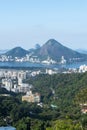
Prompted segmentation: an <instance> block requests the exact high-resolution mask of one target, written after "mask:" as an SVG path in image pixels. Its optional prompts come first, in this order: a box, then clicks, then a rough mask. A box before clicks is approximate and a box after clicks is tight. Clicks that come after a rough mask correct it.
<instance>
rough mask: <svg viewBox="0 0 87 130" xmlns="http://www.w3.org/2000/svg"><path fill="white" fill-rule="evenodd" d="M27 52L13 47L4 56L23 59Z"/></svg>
mask: <svg viewBox="0 0 87 130" xmlns="http://www.w3.org/2000/svg"><path fill="white" fill-rule="evenodd" d="M28 53H29V52H28V51H27V50H25V49H23V48H21V47H15V48H13V49H11V50H10V51H8V52H6V53H5V55H7V56H12V57H13V58H14V57H24V56H25V55H26V54H28Z"/></svg>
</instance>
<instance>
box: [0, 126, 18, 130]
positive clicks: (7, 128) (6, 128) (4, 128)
mask: <svg viewBox="0 0 87 130" xmlns="http://www.w3.org/2000/svg"><path fill="white" fill-rule="evenodd" d="M0 130H16V128H14V127H11V126H8V127H3V126H2V127H0Z"/></svg>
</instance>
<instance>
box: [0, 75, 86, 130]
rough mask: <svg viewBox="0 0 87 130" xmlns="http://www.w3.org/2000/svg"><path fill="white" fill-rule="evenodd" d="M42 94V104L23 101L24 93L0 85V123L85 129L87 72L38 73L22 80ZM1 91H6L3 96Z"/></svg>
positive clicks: (35, 129) (20, 128)
mask: <svg viewBox="0 0 87 130" xmlns="http://www.w3.org/2000/svg"><path fill="white" fill-rule="evenodd" d="M24 82H25V83H29V84H32V85H33V86H34V87H33V89H32V91H33V92H38V93H40V95H41V103H42V107H41V106H38V105H37V103H29V102H25V101H24V102H22V95H24V93H18V94H15V93H13V92H8V91H7V90H5V89H2V88H0V126H7V125H12V126H14V127H15V128H16V129H17V130H27V129H28V127H29V129H30V130H87V114H86V113H85V114H84V113H82V112H81V109H82V106H81V105H80V104H86V103H87V73H72V74H54V75H47V74H40V75H37V76H35V77H29V78H27V79H26V80H24ZM3 94H8V96H4V95H3Z"/></svg>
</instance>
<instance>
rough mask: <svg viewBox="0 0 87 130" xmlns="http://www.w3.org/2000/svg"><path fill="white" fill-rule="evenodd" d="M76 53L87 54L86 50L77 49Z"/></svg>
mask: <svg viewBox="0 0 87 130" xmlns="http://www.w3.org/2000/svg"><path fill="white" fill-rule="evenodd" d="M76 51H77V52H79V53H82V54H87V50H85V49H77V50H76Z"/></svg>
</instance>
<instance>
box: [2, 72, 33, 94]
mask: <svg viewBox="0 0 87 130" xmlns="http://www.w3.org/2000/svg"><path fill="white" fill-rule="evenodd" d="M0 77H1V79H2V80H1V86H2V87H4V88H6V89H7V90H8V91H13V92H27V91H29V90H30V89H31V88H32V87H33V86H32V85H29V84H26V83H23V80H25V79H26V78H27V71H22V70H21V71H17V70H1V71H0Z"/></svg>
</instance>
